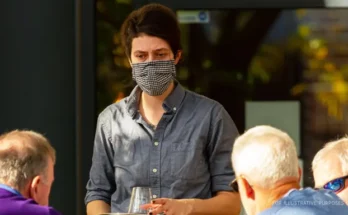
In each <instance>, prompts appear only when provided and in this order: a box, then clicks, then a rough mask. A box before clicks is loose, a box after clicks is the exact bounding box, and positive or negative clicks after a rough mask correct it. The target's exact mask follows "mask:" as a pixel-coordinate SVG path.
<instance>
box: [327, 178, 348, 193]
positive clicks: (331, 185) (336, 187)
mask: <svg viewBox="0 0 348 215" xmlns="http://www.w3.org/2000/svg"><path fill="white" fill-rule="evenodd" d="M347 178H348V175H347V176H343V177H340V178H336V179H334V180H331V181H329V182H327V183H326V184H324V187H323V188H324V189H325V190H331V191H334V192H335V193H337V192H340V191H341V190H343V189H344V188H345V187H346V183H345V181H346V179H347Z"/></svg>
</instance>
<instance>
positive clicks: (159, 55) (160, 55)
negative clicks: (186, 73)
mask: <svg viewBox="0 0 348 215" xmlns="http://www.w3.org/2000/svg"><path fill="white" fill-rule="evenodd" d="M166 55H167V53H158V54H157V56H158V57H165V56H166Z"/></svg>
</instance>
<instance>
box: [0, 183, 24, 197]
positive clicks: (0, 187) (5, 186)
mask: <svg viewBox="0 0 348 215" xmlns="http://www.w3.org/2000/svg"><path fill="white" fill-rule="evenodd" d="M0 189H3V190H6V191H8V192H11V193H13V194H15V195H17V196H22V194H21V193H20V192H19V191H18V190H16V189H14V188H12V187H10V186H7V185H6V184H0Z"/></svg>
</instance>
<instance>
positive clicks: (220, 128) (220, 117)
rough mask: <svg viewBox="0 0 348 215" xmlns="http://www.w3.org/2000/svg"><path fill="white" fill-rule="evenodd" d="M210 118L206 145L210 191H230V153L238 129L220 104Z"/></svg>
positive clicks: (232, 172) (231, 178)
mask: <svg viewBox="0 0 348 215" xmlns="http://www.w3.org/2000/svg"><path fill="white" fill-rule="evenodd" d="M219 107H220V108H219V110H218V111H217V114H216V115H215V117H214V118H213V120H212V122H213V123H212V125H211V130H210V141H209V145H208V153H209V169H210V175H211V183H212V193H213V194H214V195H215V194H216V193H217V192H219V191H231V190H232V189H231V188H230V186H229V183H230V182H231V181H232V180H234V178H235V175H234V171H233V169H232V163H231V154H232V147H233V143H234V141H235V139H236V138H237V136H238V135H239V133H238V130H237V128H236V126H235V124H234V122H233V120H232V118H231V117H230V115H229V114H228V113H227V111H226V110H225V109H224V108H223V107H222V106H221V105H220V106H219Z"/></svg>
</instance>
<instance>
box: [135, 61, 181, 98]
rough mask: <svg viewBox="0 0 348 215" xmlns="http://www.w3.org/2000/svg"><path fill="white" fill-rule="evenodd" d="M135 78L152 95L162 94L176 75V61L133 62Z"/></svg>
mask: <svg viewBox="0 0 348 215" xmlns="http://www.w3.org/2000/svg"><path fill="white" fill-rule="evenodd" d="M132 75H133V79H134V80H135V81H136V82H137V84H138V86H139V87H140V88H141V89H142V90H143V91H144V92H145V93H147V94H148V95H150V96H159V95H162V94H163V93H164V92H165V91H166V90H167V89H168V87H169V85H170V82H171V81H172V80H173V79H174V77H175V75H176V70H175V61H174V60H166V61H150V62H144V63H134V64H132Z"/></svg>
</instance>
